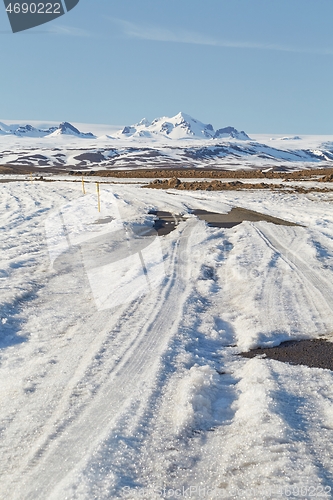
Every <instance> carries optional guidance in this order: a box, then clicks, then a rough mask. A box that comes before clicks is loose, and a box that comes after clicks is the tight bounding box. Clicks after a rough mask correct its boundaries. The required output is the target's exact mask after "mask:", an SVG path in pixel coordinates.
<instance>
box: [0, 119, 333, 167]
mask: <svg viewBox="0 0 333 500" xmlns="http://www.w3.org/2000/svg"><path fill="white" fill-rule="evenodd" d="M0 136H1V137H2V139H3V138H6V137H10V136H11V137H17V138H24V137H29V138H31V140H29V141H22V142H20V141H19V140H17V141H16V140H15V141H13V142H12V141H4V140H2V141H1V144H2V148H0V165H17V166H19V165H21V166H24V165H25V166H29V168H30V167H31V168H33V167H34V166H36V167H49V168H51V169H52V168H54V167H57V168H60V169H61V170H71V169H73V170H82V171H84V170H91V169H95V168H101V169H112V168H116V169H118V168H119V169H131V168H149V169H152V168H170V167H176V168H200V169H202V168H228V169H238V168H246V169H252V168H274V169H295V168H300V165H301V164H302V168H304V167H305V166H306V165H308V166H313V165H314V164H315V165H318V166H320V165H327V164H328V163H333V143H332V142H329V141H327V140H326V142H322V141H321V142H320V141H318V142H316V143H313V142H311V141H310V142H309V143H307V141H306V138H303V139H302V140H301V138H300V137H299V136H292V137H280V138H279V140H278V139H276V140H275V139H272V140H274V142H273V143H272V142H270V144H263V143H260V142H257V141H255V140H252V139H250V137H249V136H248V135H247V134H246V133H245V132H244V131H238V130H237V129H236V128H234V127H231V126H228V127H224V128H219V129H217V130H214V128H213V126H212V125H211V124H209V123H208V124H207V123H203V122H201V121H199V120H197V119H195V118H192V117H191V116H190V115H186V114H185V113H178V114H177V115H175V116H173V117H172V118H168V117H162V118H156V119H155V120H153V121H152V122H150V121H148V120H146V119H143V120H141V121H140V122H139V123H136V124H135V125H129V126H126V127H124V128H123V129H121V130H119V131H118V132H116V133H114V134H112V136H111V135H104V136H98V137H97V136H96V135H94V134H93V133H91V132H89V133H84V132H81V131H80V130H78V129H77V128H76V127H74V126H73V125H71V124H70V123H68V122H63V123H61V124H60V125H59V126H57V127H49V128H36V127H33V126H32V125H28V124H27V125H18V124H16V125H6V124H4V123H0ZM48 139H49V140H48ZM57 139H58V140H57ZM73 139H75V140H73ZM76 139H77V140H76ZM81 139H91V141H88V140H86V141H81ZM319 139H320V138H319ZM268 140H269V139H268ZM282 144H283V146H282ZM275 145H276V146H277V147H274V146H275Z"/></svg>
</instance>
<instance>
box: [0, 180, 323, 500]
mask: <svg viewBox="0 0 333 500" xmlns="http://www.w3.org/2000/svg"><path fill="white" fill-rule="evenodd" d="M86 190H87V193H86V194H85V195H83V193H82V190H81V185H80V183H78V182H76V183H75V182H71V179H70V178H68V179H67V180H64V181H61V180H59V181H56V182H38V181H36V182H35V181H34V182H30V181H24V180H22V181H19V182H8V183H0V193H1V195H0V231H1V234H2V237H1V256H2V259H1V269H0V308H1V318H0V321H1V323H0V329H1V335H0V379H1V390H0V397H1V405H0V408H1V410H0V433H1V445H0V446H1V454H0V467H1V485H0V498H2V499H6V500H7V499H13V500H23V499H34V500H35V499H38V500H39V499H41V500H45V499H53V500H60V499H61V500H62V499H73V500H74V499H80V500H90V499H116V498H130V499H135V498H147V499H148V498H149V499H158V498H196V499H199V498H207V499H213V498H230V499H232V498H241V499H242V498H255V499H261V498H284V497H286V498H287V497H289V498H313V497H315V498H331V497H332V494H331V490H332V488H333V465H332V464H333V406H332V404H333V373H332V372H331V371H329V370H323V369H318V368H308V367H306V366H292V365H289V364H285V363H281V362H279V361H274V360H269V359H264V358H255V359H244V358H242V357H239V356H237V354H238V353H240V352H242V351H246V350H249V349H251V348H254V347H258V346H275V345H278V344H279V343H280V342H282V341H284V340H291V339H302V338H319V337H322V338H327V339H330V340H333V308H332V304H333V210H332V203H333V193H311V194H310V193H309V194H295V193H292V192H290V193H286V192H285V193H282V192H275V191H274V192H270V191H255V190H253V191H226V192H203V191H195V192H185V191H176V190H171V189H170V190H167V191H160V190H158V191H155V190H149V189H144V188H142V187H141V186H140V185H135V184H121V183H119V184H118V183H117V184H112V185H111V184H110V185H106V184H103V185H101V212H100V213H99V212H98V210H97V199H96V187H95V183H94V182H91V183H88V182H86ZM233 207H243V208H247V209H251V210H255V211H257V212H261V213H265V214H269V215H272V216H276V217H279V218H282V219H285V220H288V221H291V222H294V223H296V224H299V226H277V225H274V224H271V223H267V222H243V223H242V224H240V225H238V226H235V227H233V228H230V229H219V228H210V227H208V226H207V225H206V224H205V222H204V221H200V220H198V219H197V218H196V217H194V216H193V215H192V214H191V210H193V209H203V210H211V211H214V212H220V213H227V212H229V211H230V210H231V208H233ZM151 210H165V211H169V212H172V213H174V214H183V215H184V217H185V218H186V220H184V221H183V222H181V223H180V224H179V225H178V226H177V227H176V229H175V230H174V231H172V232H170V233H169V234H168V235H165V236H163V237H157V236H153V235H151V234H150V232H149V229H150V228H151V227H152V225H153V220H154V216H153V215H151V214H149V212H150V211H151Z"/></svg>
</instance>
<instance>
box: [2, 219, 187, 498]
mask: <svg viewBox="0 0 333 500" xmlns="http://www.w3.org/2000/svg"><path fill="white" fill-rule="evenodd" d="M195 223H196V222H194V223H192V224H187V225H186V226H185V227H184V229H183V231H182V233H183V234H181V237H180V238H179V240H178V244H177V247H176V248H175V249H174V255H173V270H172V275H171V277H170V279H169V283H168V285H167V286H165V288H164V290H162V294H158V296H157V300H154V301H153V302H152V306H151V307H148V312H149V315H150V314H151V313H152V310H153V309H154V308H155V313H154V315H153V316H152V318H149V316H147V313H146V312H145V310H144V309H145V307H146V306H147V304H146V303H147V302H148V303H149V300H151V297H150V298H146V299H145V298H143V300H142V301H141V303H140V307H138V309H137V312H136V316H137V320H138V334H137V336H135V338H134V339H132V342H131V345H128V349H127V352H125V353H122V359H121V361H120V362H119V363H118V364H117V365H116V366H115V367H114V369H113V370H112V372H111V373H109V374H108V375H109V378H108V379H107V380H106V381H105V382H104V384H103V386H102V387H101V388H100V390H99V392H98V394H97V395H96V396H95V397H94V398H92V400H91V402H90V403H91V404H89V405H88V406H87V407H86V408H85V409H84V410H83V411H82V413H81V414H79V415H78V416H76V418H74V421H73V422H69V423H68V425H67V426H66V428H65V429H64V430H63V431H62V432H61V433H60V436H59V437H58V438H56V439H54V440H52V441H51V442H50V443H49V447H48V449H47V450H46V451H45V452H44V454H43V455H42V457H41V458H40V459H39V460H37V461H36V462H35V463H32V464H31V466H30V470H26V471H24V472H23V476H24V479H25V481H24V482H25V486H24V488H23V490H22V485H21V484H20V485H18V488H19V489H20V490H21V491H20V494H19V495H18V496H15V495H16V493H15V494H14V497H12V498H19V497H20V498H27V499H28V498H33V499H36V498H41V499H44V498H46V497H47V498H59V497H60V496H61V490H62V488H63V486H64V485H65V483H66V476H67V475H68V474H71V473H73V472H74V470H75V469H79V468H80V467H82V466H83V465H84V464H83V462H86V460H87V456H88V457H89V456H90V454H91V453H92V452H93V450H94V449H95V448H96V446H98V444H99V443H100V442H101V441H102V440H103V438H106V437H107V435H108V434H109V433H110V431H111V429H112V427H114V426H115V424H116V421H117V420H118V419H119V418H120V417H121V415H122V413H124V412H126V407H128V405H130V403H131V395H132V394H133V390H134V389H135V388H138V386H139V385H140V384H142V383H147V387H146V390H145V394H143V392H141V393H140V399H141V398H143V397H145V398H147V397H148V396H149V394H150V387H149V384H151V383H152V382H153V380H152V379H154V378H155V377H152V371H153V372H154V374H156V372H157V370H158V360H159V357H160V355H161V354H162V352H163V351H164V350H165V348H166V346H167V343H168V341H169V339H170V338H171V336H172V333H173V327H174V326H175V324H176V323H177V319H178V318H177V314H176V311H177V310H179V307H180V306H181V303H182V302H183V300H184V291H185V284H184V281H183V280H180V278H179V276H178V274H179V272H178V271H179V268H180V266H181V262H179V261H178V256H179V255H182V254H183V252H186V249H187V239H188V235H189V233H190V231H191V230H192V226H193V224H195ZM180 294H183V299H182V300H180V297H179V296H180ZM185 295H186V294H185ZM125 329H126V325H125ZM127 333H128V332H127ZM125 334H126V332H124V335H125ZM134 335H135V334H134ZM152 367H153V368H152ZM81 371H82V368H81ZM147 379H150V380H148V381H147ZM73 385H74V384H73ZM82 457H85V458H84V459H82ZM81 461H82V462H81ZM31 467H32V468H31ZM22 491H24V495H22ZM59 495H60V496H59ZM9 498H10V496H9Z"/></svg>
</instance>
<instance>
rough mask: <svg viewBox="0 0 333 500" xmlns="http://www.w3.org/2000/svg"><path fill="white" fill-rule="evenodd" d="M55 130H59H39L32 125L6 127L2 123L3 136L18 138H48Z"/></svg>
mask: <svg viewBox="0 0 333 500" xmlns="http://www.w3.org/2000/svg"><path fill="white" fill-rule="evenodd" d="M55 130H57V127H51V128H48V129H39V128H36V127H33V126H32V125H19V124H12V125H6V124H5V123H1V122H0V134H1V135H16V136H18V137H46V136H47V135H50V134H52V133H53V132H54V131H55Z"/></svg>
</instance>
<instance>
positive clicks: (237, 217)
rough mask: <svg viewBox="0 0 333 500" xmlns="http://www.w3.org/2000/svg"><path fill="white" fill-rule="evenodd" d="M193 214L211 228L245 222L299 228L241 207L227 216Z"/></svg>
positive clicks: (197, 212)
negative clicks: (260, 222)
mask: <svg viewBox="0 0 333 500" xmlns="http://www.w3.org/2000/svg"><path fill="white" fill-rule="evenodd" d="M192 213H193V214H194V215H196V216H197V217H198V219H200V220H204V221H206V222H207V224H208V226H209V227H223V228H228V227H234V226H237V225H238V224H241V223H242V222H243V221H252V222H259V221H266V222H272V223H273V224H279V225H282V226H298V224H295V223H294V222H289V221H286V220H283V219H278V218H277V217H272V216H271V215H266V214H261V213H259V212H254V211H253V210H247V209H246V208H239V207H235V208H232V209H231V210H230V212H228V213H227V214H219V213H216V212H208V211H207V210H193V211H192Z"/></svg>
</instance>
